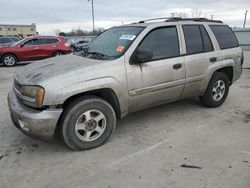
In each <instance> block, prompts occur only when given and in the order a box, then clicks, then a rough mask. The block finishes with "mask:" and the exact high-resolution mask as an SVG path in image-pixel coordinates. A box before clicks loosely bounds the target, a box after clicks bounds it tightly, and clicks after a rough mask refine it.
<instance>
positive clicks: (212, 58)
mask: <svg viewBox="0 0 250 188" xmlns="http://www.w3.org/2000/svg"><path fill="white" fill-rule="evenodd" d="M209 60H210V62H211V63H214V62H216V61H217V57H211V58H210V59H209Z"/></svg>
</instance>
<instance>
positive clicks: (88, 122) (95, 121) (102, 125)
mask: <svg viewBox="0 0 250 188" xmlns="http://www.w3.org/2000/svg"><path fill="white" fill-rule="evenodd" d="M105 129H106V117H105V116H104V114H103V113H102V112H100V111H99V110H88V111H86V112H84V113H83V114H81V115H80V116H79V118H78V119H77V121H76V124H75V133H76V136H77V137H78V138H79V139H80V140H83V141H85V142H91V141H94V140H97V139H98V138H99V137H100V136H101V135H102V134H103V133H104V131H105Z"/></svg>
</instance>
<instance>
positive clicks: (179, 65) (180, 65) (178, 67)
mask: <svg viewBox="0 0 250 188" xmlns="http://www.w3.org/2000/svg"><path fill="white" fill-rule="evenodd" d="M181 67H182V64H181V63H178V64H175V65H173V69H175V70H178V69H180V68H181Z"/></svg>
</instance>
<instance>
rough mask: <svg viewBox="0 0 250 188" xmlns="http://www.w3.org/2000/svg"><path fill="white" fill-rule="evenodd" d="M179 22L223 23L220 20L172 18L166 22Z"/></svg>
mask: <svg viewBox="0 0 250 188" xmlns="http://www.w3.org/2000/svg"><path fill="white" fill-rule="evenodd" d="M178 21H195V22H215V23H223V22H222V21H220V20H210V19H207V18H178V17H175V18H170V19H168V20H165V22H178Z"/></svg>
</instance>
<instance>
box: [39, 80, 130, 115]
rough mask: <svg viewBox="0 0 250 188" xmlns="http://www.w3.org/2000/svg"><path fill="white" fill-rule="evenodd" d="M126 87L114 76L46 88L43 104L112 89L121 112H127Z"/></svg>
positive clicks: (53, 103)
mask: <svg viewBox="0 0 250 188" xmlns="http://www.w3.org/2000/svg"><path fill="white" fill-rule="evenodd" d="M125 87H126V86H122V84H121V83H120V82H119V81H118V80H117V79H115V78H113V77H103V78H98V79H91V80H86V81H81V82H76V83H74V84H71V85H67V86H64V87H63V88H60V89H58V90H53V89H51V90H46V96H45V98H44V102H43V104H44V105H45V106H46V105H57V104H63V103H64V102H65V101H66V100H67V99H68V98H70V97H72V96H74V95H77V94H81V93H84V92H88V91H93V90H98V89H111V90H113V91H114V93H115V94H116V96H117V99H118V102H119V104H120V110H121V114H126V113H127V110H128V102H127V101H128V93H127V92H126V88H125ZM50 91H51V92H50Z"/></svg>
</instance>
